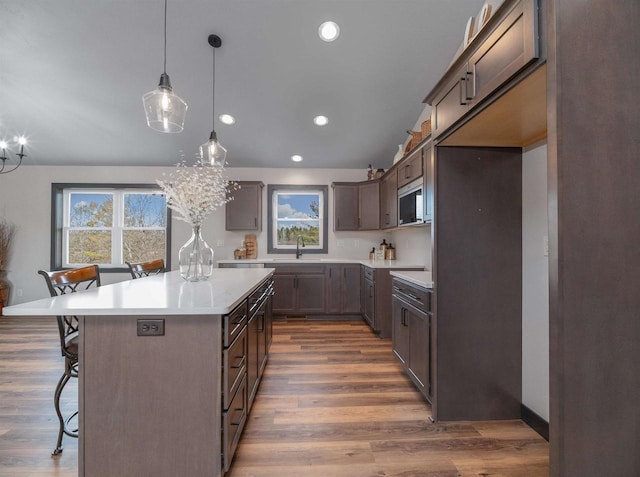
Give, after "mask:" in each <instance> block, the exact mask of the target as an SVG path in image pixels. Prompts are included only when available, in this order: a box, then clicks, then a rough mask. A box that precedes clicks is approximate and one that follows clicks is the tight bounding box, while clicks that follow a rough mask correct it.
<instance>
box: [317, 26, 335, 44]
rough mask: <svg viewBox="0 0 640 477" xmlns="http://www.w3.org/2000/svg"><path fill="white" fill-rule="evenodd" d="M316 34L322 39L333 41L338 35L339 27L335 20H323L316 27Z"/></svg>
mask: <svg viewBox="0 0 640 477" xmlns="http://www.w3.org/2000/svg"><path fill="white" fill-rule="evenodd" d="M318 35H320V38H321V39H322V40H323V41H333V40H335V39H336V38H338V36H339V35H340V27H339V26H338V24H337V23H336V22H324V23H323V24H322V25H320V27H319V28H318Z"/></svg>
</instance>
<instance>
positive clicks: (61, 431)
mask: <svg viewBox="0 0 640 477" xmlns="http://www.w3.org/2000/svg"><path fill="white" fill-rule="evenodd" d="M70 378H71V376H69V375H68V374H67V373H66V371H65V372H64V373H63V374H62V376H60V381H58V385H57V386H56V392H55V394H54V396H53V404H54V406H55V408H56V414H57V415H58V420H59V421H60V429H59V431H58V443H57V445H56V448H55V449H54V450H53V452H51V455H58V454H60V453H61V452H62V436H63V434H64V419H63V418H62V411H60V395H61V394H62V390H63V389H64V387H65V385H66V384H67V382H68V381H69V379H70Z"/></svg>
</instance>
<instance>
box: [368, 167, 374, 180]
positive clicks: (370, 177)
mask: <svg viewBox="0 0 640 477" xmlns="http://www.w3.org/2000/svg"><path fill="white" fill-rule="evenodd" d="M374 174H375V172H373V167H371V164H369V169H367V180H368V181H370V180H372V179H373V175H374Z"/></svg>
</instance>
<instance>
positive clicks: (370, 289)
mask: <svg viewBox="0 0 640 477" xmlns="http://www.w3.org/2000/svg"><path fill="white" fill-rule="evenodd" d="M369 298H373V287H371V286H370V287H369Z"/></svg>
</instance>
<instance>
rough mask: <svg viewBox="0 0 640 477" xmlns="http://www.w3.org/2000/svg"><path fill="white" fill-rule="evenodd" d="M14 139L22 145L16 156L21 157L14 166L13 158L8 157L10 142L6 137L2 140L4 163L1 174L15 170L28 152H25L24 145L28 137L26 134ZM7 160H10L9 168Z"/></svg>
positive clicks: (0, 142)
mask: <svg viewBox="0 0 640 477" xmlns="http://www.w3.org/2000/svg"><path fill="white" fill-rule="evenodd" d="M13 140H14V141H15V143H16V144H17V145H19V146H20V149H19V150H18V152H17V153H16V156H17V157H18V158H19V159H18V162H17V164H16V165H14V166H13V167H12V164H11V159H10V158H9V157H7V148H8V147H9V144H8V143H7V141H5V140H4V139H3V140H1V141H0V151H1V152H0V153H1V154H2V155H1V156H0V161H2V165H0V174H8V173H9V172H13V171H15V170H16V169H17V168H18V167H20V165H21V164H22V159H23V158H24V156H26V154H25V153H24V146H25V144H27V139H26V138H25V137H24V136H20V137H14V138H13ZM7 161H9V164H8V166H9V169H7Z"/></svg>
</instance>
